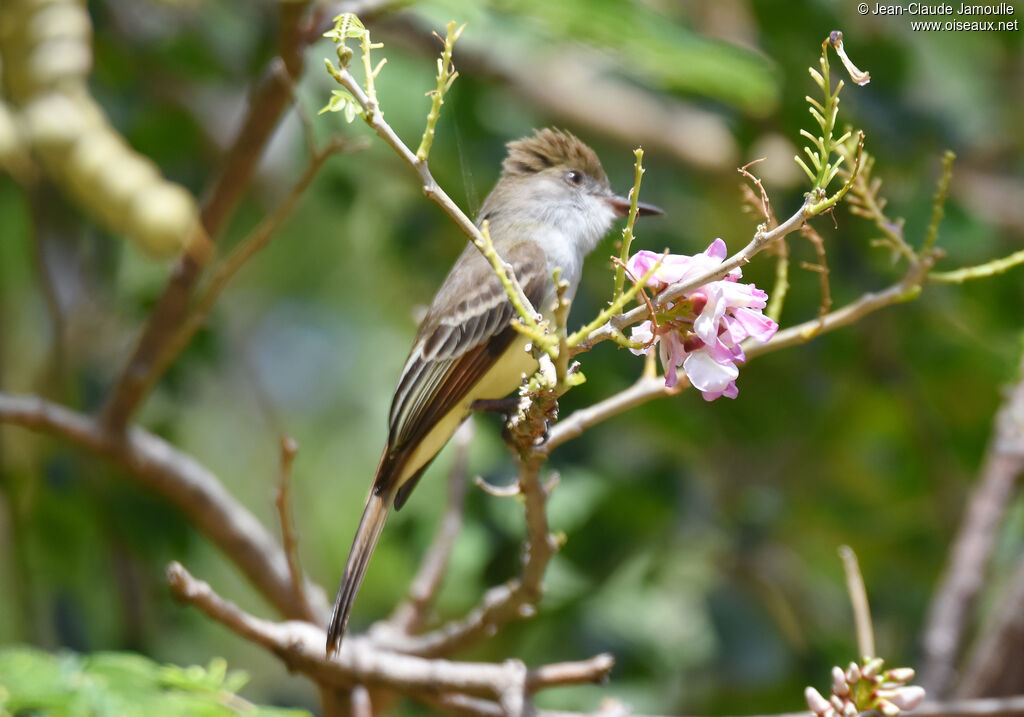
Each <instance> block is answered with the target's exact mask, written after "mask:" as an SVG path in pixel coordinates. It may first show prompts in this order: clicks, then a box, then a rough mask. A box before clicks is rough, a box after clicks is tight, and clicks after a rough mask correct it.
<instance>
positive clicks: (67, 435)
mask: <svg viewBox="0 0 1024 717" xmlns="http://www.w3.org/2000/svg"><path fill="white" fill-rule="evenodd" d="M0 422H2V423H11V424H14V425H19V426H24V427H25V428H29V429H31V430H34V431H39V432H41V433H47V434H50V435H53V436H58V437H60V438H63V439H65V440H67V441H70V442H71V443H73V444H75V445H77V446H79V447H80V448H84V449H85V450H87V451H89V452H91V453H94V454H96V455H99V456H102V457H104V458H106V459H108V460H110V461H112V462H114V463H116V464H118V465H120V466H121V467H123V468H124V469H125V470H126V471H127V472H128V475H129V476H130V477H131V478H132V479H133V480H134V481H135V482H136V483H138V484H139V485H142V486H144V487H146V488H148V489H150V490H152V491H154V492H155V493H157V494H158V495H160V496H161V497H162V498H164V499H165V500H167V501H168V502H169V503H171V504H172V505H174V506H176V507H177V508H178V509H179V510H181V511H182V512H183V513H184V514H185V515H186V516H187V517H188V519H189V521H190V522H191V523H192V524H193V525H194V526H195V527H196V529H197V530H199V532H201V533H202V534H203V535H205V536H206V537H207V538H208V539H209V540H210V541H211V542H212V543H213V544H214V545H216V546H217V547H218V548H220V550H221V552H223V553H224V555H225V556H226V557H227V558H229V559H230V560H231V561H232V562H234V563H235V564H236V565H237V566H238V567H239V569H240V570H241V571H242V572H243V573H244V574H245V575H246V576H247V577H248V578H249V581H250V582H251V583H252V584H253V585H254V586H255V587H256V589H257V590H259V592H260V593H261V594H262V595H263V596H264V597H265V598H266V599H267V600H268V601H269V602H270V603H271V604H272V605H273V606H274V607H275V608H277V610H278V611H279V612H280V613H281V614H282V615H284V616H286V617H290V618H305V617H306V614H307V609H310V608H307V607H306V606H305V605H304V604H303V602H302V601H301V600H300V598H299V596H298V595H297V594H296V591H295V589H294V587H293V585H292V580H291V574H290V572H289V570H288V561H287V559H286V558H285V554H284V551H283V550H282V549H281V547H280V546H279V545H278V544H277V541H276V540H274V538H273V537H272V536H271V535H270V533H269V532H267V530H266V528H264V527H263V525H262V524H261V523H260V522H259V521H258V520H257V519H256V517H255V516H253V514H252V513H250V512H249V510H248V509H247V508H246V507H245V506H243V505H242V504H241V503H239V502H238V501H237V500H236V499H235V498H234V496H232V495H231V493H229V492H228V491H227V489H225V488H224V486H223V484H221V482H220V481H219V480H218V479H217V477H216V476H215V475H214V474H213V473H211V472H210V471H209V470H208V469H206V468H205V467H204V466H202V465H201V464H199V463H198V462H197V461H196V460H195V459H193V458H192V457H191V456H189V455H187V454H185V453H182V452H181V451H179V450H178V449H176V448H175V447H174V446H172V445H170V444H169V443H167V442H166V441H164V440H163V439H162V438H158V437H157V436H154V435H153V434H151V433H148V432H147V431H144V430H142V429H141V428H131V429H129V430H128V431H126V432H125V433H124V434H123V435H121V436H112V435H111V434H110V433H109V432H107V431H106V430H105V429H104V428H103V427H102V426H101V425H100V424H99V422H98V421H97V420H96V419H93V418H90V417H88V416H84V415H82V414H80V413H76V412H74V411H71V410H70V409H67V408H64V407H63V406H60V405H57V404H55V403H51V402H49V401H45V400H43V399H41V398H38V397H35V396H16V395H12V394H7V393H0ZM305 593H306V595H307V596H308V598H309V600H310V601H311V602H312V608H311V611H312V612H313V614H315V615H318V616H320V619H318V620H317V622H318V623H319V622H322V621H324V620H326V615H327V614H328V610H327V599H326V596H325V595H324V592H323V589H322V588H320V587H319V586H317V585H314V584H312V583H309V582H307V583H306V588H305Z"/></svg>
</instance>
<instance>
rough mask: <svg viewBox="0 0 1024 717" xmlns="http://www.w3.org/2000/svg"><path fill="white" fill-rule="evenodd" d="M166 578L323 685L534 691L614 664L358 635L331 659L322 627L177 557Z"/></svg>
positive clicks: (597, 676) (497, 693)
mask: <svg viewBox="0 0 1024 717" xmlns="http://www.w3.org/2000/svg"><path fill="white" fill-rule="evenodd" d="M167 580H168V582H169V583H170V587H171V591H172V593H173V594H174V595H175V597H177V598H178V599H179V600H182V601H183V602H186V603H188V604H190V605H194V606H195V607H197V608H199V609H200V610H202V611H203V612H204V613H205V614H206V615H207V616H208V617H210V618H212V619H213V620H216V621H217V622H219V623H221V624H222V625H224V626H225V627H227V628H229V629H230V630H232V631H233V632H235V633H236V634H238V635H240V636H242V637H244V638H245V639H247V640H249V641H251V642H253V643H255V644H257V645H261V646H262V647H264V648H266V649H267V650H269V651H271V652H273V653H274V654H275V655H277V657H278V658H280V659H281V660H282V661H283V662H284V663H285V664H286V665H287V666H288V667H289V668H290V669H292V670H295V671H297V672H301V673H303V674H304V675H306V676H307V677H309V678H311V679H313V680H314V681H315V682H317V683H318V684H319V685H321V686H327V685H330V686H334V687H342V688H348V687H352V686H353V685H356V684H359V685H365V686H379V687H384V688H388V689H391V690H395V691H398V692H402V693H405V694H410V695H416V694H419V693H439V692H446V691H452V692H460V693H466V694H475V695H487V696H491V697H496V698H500V697H501V695H503V694H504V693H505V692H506V691H507V690H508V689H509V688H510V687H515V686H516V685H522V686H524V687H525V689H526V690H527V691H528V692H530V693H533V692H537V691H539V690H543V689H547V688H551V687H560V686H566V685H572V684H586V683H592V682H600V681H602V680H603V679H604V678H605V677H606V676H607V674H608V671H609V670H610V669H611V658H610V657H607V656H600V655H599V656H598V657H596V658H593V659H591V660H588V661H585V662H580V663H565V664H562V665H548V666H546V667H544V668H540V669H527V670H525V673H524V672H523V671H522V670H521V669H519V665H521V663H518V661H515V662H513V663H505V664H495V663H488V662H452V661H449V660H437V659H425V658H422V657H416V656H410V655H401V654H397V653H394V652H389V651H385V650H381V649H378V648H377V647H376V646H375V645H374V643H373V642H372V641H370V640H368V639H367V638H363V637H357V636H353V637H350V638H349V639H347V640H346V641H345V642H344V643H343V644H342V646H341V650H340V651H339V652H338V654H337V655H336V656H334V657H332V658H330V659H329V658H328V657H327V656H326V655H325V653H324V640H325V639H326V638H325V636H324V631H323V629H322V628H319V627H317V626H315V625H311V624H309V623H307V622H303V621H299V620H293V621H288V622H280V623H278V622H271V621H269V620H263V619H261V618H258V617H254V616H253V615H250V614H248V613H246V612H245V611H243V610H242V609H240V608H239V607H238V606H237V605H235V604H234V603H231V602H229V601H227V600H225V599H224V598H222V597H220V596H219V595H217V594H216V593H215V592H214V591H213V589H212V588H211V587H210V586H209V585H208V584H207V583H205V582H203V581H201V580H197V579H196V578H194V577H192V575H190V574H189V572H188V571H187V570H186V569H185V568H184V567H182V565H181V564H180V563H176V562H175V563H171V564H170V565H169V566H168V568H167Z"/></svg>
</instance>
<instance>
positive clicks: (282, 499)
mask: <svg viewBox="0 0 1024 717" xmlns="http://www.w3.org/2000/svg"><path fill="white" fill-rule="evenodd" d="M298 452H299V444H298V443H297V442H296V441H295V439H294V438H292V437H291V436H282V437H281V470H280V476H279V480H278V484H277V496H276V497H275V498H274V505H275V506H276V507H277V519H278V522H279V523H280V524H281V548H282V550H283V551H284V557H285V560H287V561H288V574H289V575H290V576H291V580H292V588H293V589H294V590H295V595H296V598H297V599H298V600H299V602H300V603H301V605H302V606H303V607H304V608H305V613H306V614H305V618H306V619H307V620H309V621H310V622H316V621H317V620H318V618H319V616H318V615H317V614H316V612H315V611H314V610H313V609H312V608H311V607H310V606H309V600H308V599H307V597H306V581H305V578H303V576H302V563H301V562H300V561H299V541H298V538H297V537H296V535H295V523H294V521H293V520H292V506H291V483H292V463H293V462H294V461H295V454H296V453H298Z"/></svg>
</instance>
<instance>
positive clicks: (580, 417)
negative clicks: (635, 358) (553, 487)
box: [534, 375, 689, 455]
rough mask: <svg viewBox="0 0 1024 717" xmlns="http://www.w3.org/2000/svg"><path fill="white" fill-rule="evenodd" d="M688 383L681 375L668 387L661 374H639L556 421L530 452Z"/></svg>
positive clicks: (567, 438) (543, 449)
mask: <svg viewBox="0 0 1024 717" xmlns="http://www.w3.org/2000/svg"><path fill="white" fill-rule="evenodd" d="M688 385H689V384H688V383H687V381H686V377H685V376H680V381H679V383H678V384H676V385H675V386H674V387H672V388H668V387H667V386H665V378H664V377H663V376H646V375H645V376H642V377H641V378H640V379H638V380H637V382H636V383H634V384H633V385H632V386H630V387H629V388H627V389H625V390H623V391H619V392H618V393H616V394H613V395H612V396H609V397H608V398H606V399H604V400H602V401H598V402H597V403H595V404H594V405H592V406H587V407H586V408H580V409H577V410H576V411H574V412H573V413H571V414H570V415H569V416H567V417H566V418H565V419H563V420H561V421H559V422H558V423H557V424H555V425H554V426H553V427H552V429H551V433H550V435H549V436H548V440H547V441H545V442H544V443H543V444H541V445H539V446H537V447H536V448H535V449H534V451H536V452H537V453H539V454H542V455H549V454H550V453H551V451H553V450H554V449H556V448H558V446H560V445H562V444H563V443H565V442H566V441H570V440H572V439H573V438H577V437H578V436H580V435H582V434H583V432H584V431H585V430H587V429H588V428H590V427H591V426H595V425H597V424H598V423H601V422H602V421H605V420H607V419H609V418H611V417H612V416H616V415H618V414H620V413H622V412H623V411H626V410H628V409H630V408H633V407H634V406H639V405H641V404H644V403H647V402H648V401H650V400H651V399H653V398H659V397H661V396H674V395H676V394H677V393H679V392H680V391H682V390H683V389H685V388H686V387H687V386H688Z"/></svg>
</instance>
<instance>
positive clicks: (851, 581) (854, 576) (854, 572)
mask: <svg viewBox="0 0 1024 717" xmlns="http://www.w3.org/2000/svg"><path fill="white" fill-rule="evenodd" d="M839 557H840V558H841V559H842V561H843V573H844V574H845V575H846V591H847V593H849V595H850V606H851V607H852V608H853V621H854V624H855V625H856V626H857V649H858V650H859V651H860V655H861V658H862V659H863V660H871V659H874V658H875V657H876V654H875V630H874V628H873V627H872V626H871V608H870V607H869V606H868V591H867V589H866V588H865V587H864V576H863V575H861V573H860V565H858V564H857V554H856V553H855V552H853V548H851V547H850V546H848V545H841V546H839Z"/></svg>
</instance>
